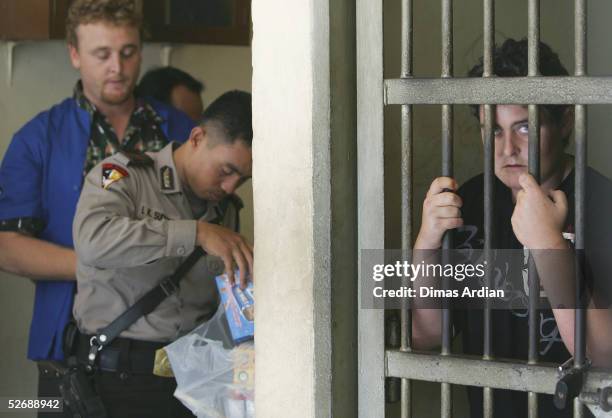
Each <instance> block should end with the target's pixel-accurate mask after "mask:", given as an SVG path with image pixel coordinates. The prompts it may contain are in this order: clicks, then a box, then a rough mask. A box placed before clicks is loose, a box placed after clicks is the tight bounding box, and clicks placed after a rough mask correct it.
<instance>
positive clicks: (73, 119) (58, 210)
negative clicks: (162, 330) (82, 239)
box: [0, 98, 194, 360]
mask: <svg viewBox="0 0 612 418" xmlns="http://www.w3.org/2000/svg"><path fill="white" fill-rule="evenodd" d="M148 102H149V103H150V104H151V105H152V106H153V108H154V109H155V111H156V112H157V114H158V115H159V116H160V117H161V118H163V120H164V122H163V124H162V129H163V131H164V133H165V134H166V136H167V138H168V140H176V141H180V142H183V141H185V140H186V139H187V138H188V137H189V133H190V131H191V129H192V128H193V126H194V123H193V122H192V121H191V119H189V118H188V117H187V116H186V115H185V114H184V113H182V112H180V111H178V110H175V109H174V108H172V107H169V106H167V105H164V104H162V103H159V102H156V101H154V100H149V99H148ZM90 129H91V119H90V116H89V114H88V113H87V112H86V111H85V110H83V109H81V108H80V107H79V106H78V105H77V103H76V101H75V100H73V99H71V98H70V99H66V100H64V101H63V102H61V103H59V104H57V105H55V106H53V107H52V108H51V109H49V110H47V111H44V112H42V113H40V114H38V115H37V116H36V117H35V118H34V119H32V120H31V121H29V122H28V123H26V124H25V125H24V126H23V127H22V128H21V129H20V130H19V131H18V132H17V133H16V134H15V136H14V137H13V139H12V141H11V144H10V145H9V147H8V149H7V151H6V154H5V155H4V159H3V161H2V165H1V166H0V220H8V219H14V218H37V219H40V220H42V221H43V222H44V225H45V226H44V229H43V231H42V233H41V234H40V235H39V236H38V238H40V239H42V240H45V241H50V242H53V243H55V244H58V245H61V246H64V247H69V248H73V243H72V219H73V217H74V213H75V209H76V205H77V201H78V199H79V194H80V192H81V187H82V183H83V168H84V164H85V156H86V151H87V147H88V145H89V138H90ZM74 290H75V282H74V281H59V280H58V281H37V282H36V293H35V299H34V312H33V314H32V324H31V326H30V339H29V345H28V358H30V359H32V360H40V359H55V360H61V359H63V357H64V355H63V352H62V334H63V330H64V327H65V325H66V323H67V322H68V320H69V319H70V316H71V311H72V302H73V296H74Z"/></svg>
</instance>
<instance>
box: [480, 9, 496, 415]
mask: <svg viewBox="0 0 612 418" xmlns="http://www.w3.org/2000/svg"><path fill="white" fill-rule="evenodd" d="M483 8H484V11H483V15H484V30H483V35H484V36H483V38H484V45H483V49H484V52H483V57H484V58H483V64H484V68H483V74H482V75H483V77H492V76H493V75H494V73H495V70H494V68H495V67H494V62H493V48H494V47H495V2H494V0H483ZM494 115H495V106H493V105H484V239H485V242H484V249H485V261H486V264H487V265H486V279H485V280H486V283H485V286H488V287H489V288H490V289H492V288H493V286H492V285H491V274H492V272H493V271H492V267H493V257H492V254H491V251H492V248H493V211H494V209H493V202H494V201H495V199H494V193H495V190H494V185H495V181H494V179H495V174H494V167H495V160H494V152H495V148H494V147H495V142H494V138H493V121H494ZM483 324H484V347H483V352H482V354H483V358H484V359H486V360H490V359H492V358H493V347H492V321H491V301H490V300H489V299H486V301H485V309H484V317H483ZM493 411H494V406H493V389H492V388H484V390H483V416H484V418H493Z"/></svg>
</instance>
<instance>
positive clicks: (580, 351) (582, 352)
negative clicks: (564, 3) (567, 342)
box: [574, 0, 587, 418]
mask: <svg viewBox="0 0 612 418" xmlns="http://www.w3.org/2000/svg"><path fill="white" fill-rule="evenodd" d="M574 31H575V32H574V53H575V68H574V74H575V75H576V76H577V77H582V76H586V74H587V68H586V67H587V56H586V31H587V27H586V1H585V0H576V1H575V5H574ZM574 112H575V119H574V128H575V140H576V150H575V154H576V155H575V164H576V167H575V174H574V175H575V177H574V181H575V185H574V190H575V195H574V198H575V202H574V203H575V212H574V213H575V227H576V229H575V232H576V242H575V244H576V250H577V259H576V263H575V269H576V309H575V317H574V321H575V322H574V366H575V367H583V366H584V365H585V362H586V311H585V306H584V305H583V304H584V299H583V295H582V293H583V290H582V288H583V280H584V276H583V274H582V271H581V270H582V265H583V263H582V262H583V261H584V260H583V258H582V257H583V256H584V231H585V202H586V193H585V192H586V164H587V161H586V160H587V143H586V141H587V138H586V135H587V132H586V131H587V128H586V118H587V115H586V108H585V106H584V105H577V106H576V107H575V110H574ZM582 417H584V407H583V406H582V402H581V401H580V399H579V398H576V399H575V400H574V418H582Z"/></svg>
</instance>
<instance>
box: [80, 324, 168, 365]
mask: <svg viewBox="0 0 612 418" xmlns="http://www.w3.org/2000/svg"><path fill="white" fill-rule="evenodd" d="M92 337H93V335H84V334H79V336H78V342H77V345H76V357H77V360H78V361H79V363H83V364H87V356H88V355H89V350H90V348H91V346H90V340H91V338H92ZM167 344H168V343H164V342H154V341H140V340H133V339H130V338H115V339H114V340H113V342H112V343H110V344H109V345H107V346H106V347H104V350H101V351H100V352H99V353H98V356H97V359H96V366H97V368H98V370H102V371H106V372H119V373H121V372H125V373H137V374H153V365H154V363H155V351H157V350H158V349H160V348H162V347H163V346H165V345H167Z"/></svg>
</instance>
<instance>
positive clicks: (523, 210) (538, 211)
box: [512, 174, 567, 250]
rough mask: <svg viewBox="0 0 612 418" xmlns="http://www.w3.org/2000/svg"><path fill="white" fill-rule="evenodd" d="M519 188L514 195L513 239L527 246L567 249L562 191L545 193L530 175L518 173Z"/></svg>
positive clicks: (565, 199)
mask: <svg viewBox="0 0 612 418" xmlns="http://www.w3.org/2000/svg"><path fill="white" fill-rule="evenodd" d="M519 184H520V185H521V188H522V190H519V192H518V193H517V195H516V206H515V207H514V212H513V213H512V229H513V231H514V235H516V238H517V239H518V240H519V241H520V242H521V244H523V245H524V246H525V247H527V248H530V249H540V250H546V249H562V248H567V243H566V242H565V240H564V239H563V234H562V232H563V226H564V225H565V217H566V216H567V198H566V197H565V193H563V192H562V191H561V190H552V191H550V192H548V195H547V194H546V193H545V192H544V191H543V190H542V188H541V187H540V185H539V184H538V183H537V182H536V181H535V179H534V178H533V176H532V175H530V174H521V176H520V177H519Z"/></svg>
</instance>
